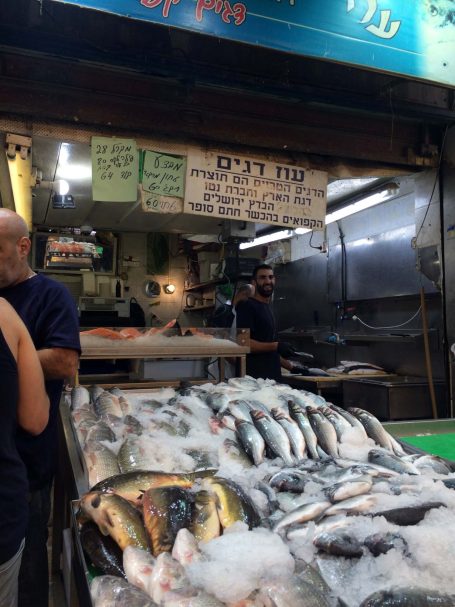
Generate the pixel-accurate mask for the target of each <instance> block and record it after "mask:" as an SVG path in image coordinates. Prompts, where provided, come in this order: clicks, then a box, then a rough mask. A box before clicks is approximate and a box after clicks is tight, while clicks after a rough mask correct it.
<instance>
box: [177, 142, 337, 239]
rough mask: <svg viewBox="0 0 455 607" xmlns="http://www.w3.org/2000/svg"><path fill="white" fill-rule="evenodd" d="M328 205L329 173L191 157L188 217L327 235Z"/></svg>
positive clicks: (224, 157) (217, 156)
mask: <svg viewBox="0 0 455 607" xmlns="http://www.w3.org/2000/svg"><path fill="white" fill-rule="evenodd" d="M326 205H327V173H325V172H323V171H314V170H310V169H304V168H302V167H297V166H291V165H287V164H281V163H277V162H268V161H265V160H258V159H254V158H248V157H245V156H234V155H232V154H224V153H217V152H202V151H201V152H195V153H193V152H192V153H190V155H189V156H188V159H187V174H186V188H185V200H184V206H183V210H184V212H185V213H190V214H192V215H205V216H209V217H210V216H212V217H221V218H224V219H237V220H239V221H253V222H256V223H269V224H272V225H279V226H284V227H287V228H290V229H294V228H308V229H311V230H322V229H323V227H324V218H325V214H326Z"/></svg>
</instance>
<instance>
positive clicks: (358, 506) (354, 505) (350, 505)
mask: <svg viewBox="0 0 455 607" xmlns="http://www.w3.org/2000/svg"><path fill="white" fill-rule="evenodd" d="M375 503H376V497H375V496H373V495H357V496H356V497H351V498H349V499H347V500H343V501H342V502H337V503H336V504H332V505H331V506H330V508H327V510H326V511H325V512H324V516H333V515H334V514H342V513H345V514H358V513H360V512H367V511H368V510H370V508H372V507H373V506H374V505H375Z"/></svg>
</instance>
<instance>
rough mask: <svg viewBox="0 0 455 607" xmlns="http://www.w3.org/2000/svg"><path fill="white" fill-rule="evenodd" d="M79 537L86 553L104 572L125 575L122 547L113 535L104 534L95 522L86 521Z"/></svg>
mask: <svg viewBox="0 0 455 607" xmlns="http://www.w3.org/2000/svg"><path fill="white" fill-rule="evenodd" d="M79 537H80V540H81V545H82V548H83V549H84V552H85V554H86V555H87V557H88V558H89V559H90V561H91V562H92V563H93V565H95V567H97V568H98V569H100V570H101V571H102V572H103V574H105V575H115V576H118V577H125V572H124V570H123V565H122V562H123V555H122V551H121V549H120V548H119V546H118V544H116V542H114V540H113V539H112V538H111V537H109V536H105V535H103V534H102V533H101V532H100V530H99V528H98V526H97V525H96V524H95V523H93V522H86V523H84V524H83V525H82V527H81V529H80V531H79Z"/></svg>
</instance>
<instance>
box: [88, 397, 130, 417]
mask: <svg viewBox="0 0 455 607" xmlns="http://www.w3.org/2000/svg"><path fill="white" fill-rule="evenodd" d="M94 406H95V411H96V413H97V415H98V416H99V417H103V416H104V415H107V414H108V413H109V414H111V415H116V416H117V417H123V411H122V408H121V406H120V402H119V399H118V398H117V397H116V396H114V395H113V394H111V393H110V392H106V391H105V392H102V393H101V394H100V395H99V396H98V398H97V399H96V401H95V404H94Z"/></svg>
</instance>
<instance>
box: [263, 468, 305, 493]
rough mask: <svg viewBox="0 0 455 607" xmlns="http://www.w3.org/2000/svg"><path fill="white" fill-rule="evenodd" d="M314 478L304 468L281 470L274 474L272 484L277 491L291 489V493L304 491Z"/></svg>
mask: <svg viewBox="0 0 455 607" xmlns="http://www.w3.org/2000/svg"><path fill="white" fill-rule="evenodd" d="M310 480H312V478H311V476H309V475H308V474H307V473H306V472H304V471H302V470H296V469H291V470H280V471H279V472H277V473H276V474H274V475H273V476H272V478H271V479H270V481H269V483H270V486H271V487H273V488H274V489H277V491H290V492H291V493H303V491H304V489H305V485H306V484H307V483H308V482H309V481H310Z"/></svg>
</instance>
